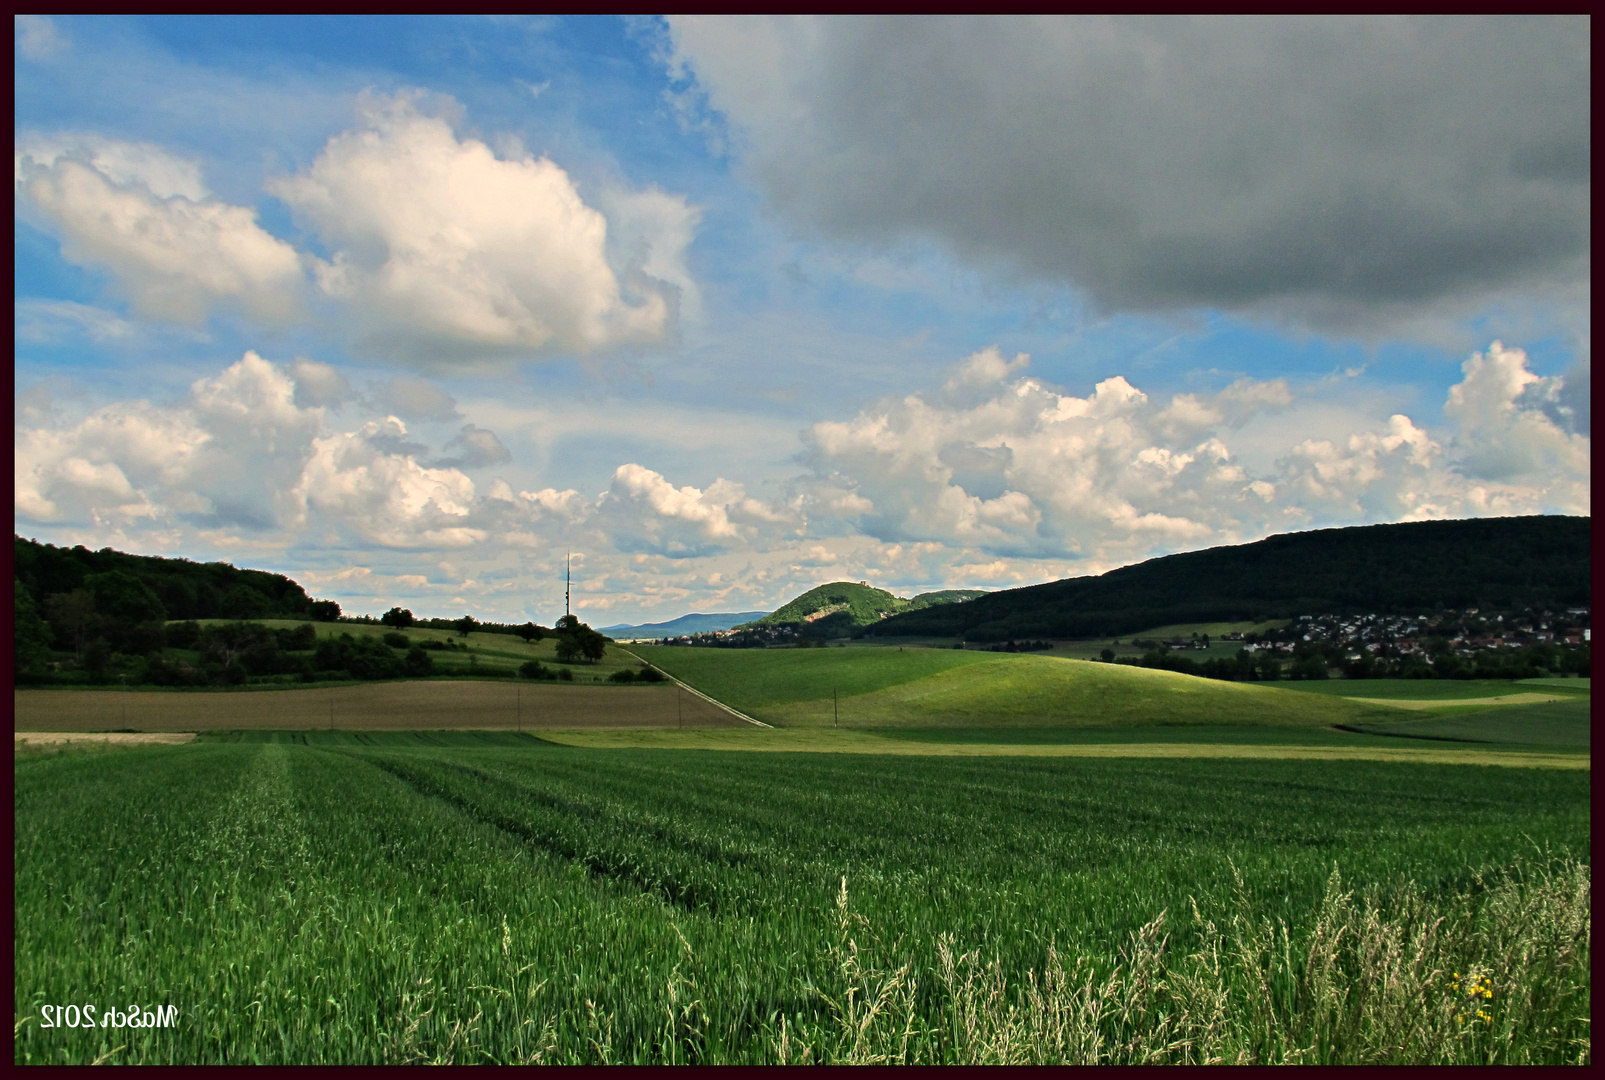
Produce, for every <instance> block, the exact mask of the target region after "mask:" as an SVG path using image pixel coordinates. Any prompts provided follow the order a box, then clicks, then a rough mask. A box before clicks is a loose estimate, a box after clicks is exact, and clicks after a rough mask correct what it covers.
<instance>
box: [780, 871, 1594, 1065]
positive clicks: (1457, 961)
mask: <svg viewBox="0 0 1605 1080" xmlns="http://www.w3.org/2000/svg"><path fill="white" fill-rule="evenodd" d="M1590 892H1591V888H1590V868H1589V867H1588V866H1586V865H1581V864H1578V863H1572V862H1568V863H1564V864H1562V865H1561V866H1559V867H1558V868H1554V869H1546V870H1541V871H1538V872H1535V873H1532V874H1529V875H1515V876H1509V877H1507V878H1506V879H1505V880H1502V881H1499V882H1496V883H1489V882H1484V881H1479V882H1478V888H1477V889H1476V890H1474V891H1473V892H1471V893H1468V894H1463V895H1460V896H1457V897H1455V898H1453V899H1452V900H1450V901H1449V902H1448V903H1434V902H1433V901H1432V900H1431V899H1430V898H1429V897H1428V896H1426V895H1425V894H1424V893H1422V892H1421V891H1420V890H1419V889H1417V888H1416V887H1415V885H1414V884H1413V883H1412V884H1410V885H1408V886H1406V887H1405V888H1403V889H1402V890H1400V891H1398V892H1397V893H1396V894H1395V895H1394V896H1392V897H1391V898H1390V899H1388V900H1386V901H1381V900H1379V899H1378V898H1377V897H1376V895H1375V894H1374V893H1372V894H1367V895H1360V896H1357V895H1356V894H1355V893H1354V892H1353V891H1352V890H1347V889H1345V888H1344V886H1343V883H1342V880H1341V878H1340V877H1339V874H1338V872H1337V871H1336V870H1334V871H1333V873H1332V877H1331V879H1330V880H1329V881H1328V883H1327V888H1326V894H1325V897H1324V898H1323V899H1322V902H1321V905H1320V909H1319V910H1318V911H1317V912H1316V913H1315V917H1314V921H1313V925H1312V926H1311V927H1310V928H1309V929H1308V931H1307V933H1305V934H1302V935H1295V934H1294V933H1293V932H1292V931H1291V930H1290V929H1289V927H1288V925H1287V924H1286V923H1285V922H1282V921H1280V920H1271V919H1266V918H1262V917H1260V916H1258V915H1256V914H1255V912H1254V911H1253V909H1252V907H1251V905H1250V903H1249V901H1248V898H1247V894H1246V892H1245V891H1244V890H1242V888H1241V881H1240V880H1239V902H1238V904H1237V907H1236V910H1234V911H1232V912H1230V913H1229V914H1228V915H1226V916H1225V917H1224V919H1223V921H1222V922H1220V923H1217V922H1216V921H1214V919H1213V918H1210V917H1209V916H1206V914H1205V913H1203V912H1201V911H1199V909H1198V908H1197V906H1196V905H1194V906H1193V907H1192V910H1191V912H1190V913H1189V917H1190V918H1191V919H1192V921H1193V922H1194V924H1196V927H1197V929H1198V930H1199V931H1200V933H1199V938H1200V939H1201V942H1202V944H1201V945H1200V946H1199V947H1197V948H1196V949H1194V950H1193V951H1191V952H1188V953H1186V954H1184V955H1180V956H1178V955H1175V954H1174V953H1173V952H1172V950H1170V949H1169V947H1168V946H1169V936H1168V933H1167V930H1166V924H1167V917H1168V916H1167V913H1160V914H1159V915H1158V916H1157V917H1156V918H1154V920H1153V921H1152V922H1150V923H1148V924H1147V925H1146V926H1144V927H1143V928H1142V929H1141V930H1139V931H1137V932H1136V933H1134V934H1132V936H1131V941H1130V944H1129V945H1128V946H1127V947H1126V948H1125V949H1124V950H1123V951H1122V954H1121V963H1120V965H1119V966H1117V967H1116V968H1115V969H1114V970H1113V971H1111V972H1109V973H1108V974H1106V975H1098V974H1096V973H1095V972H1094V971H1092V970H1091V968H1090V967H1089V966H1088V965H1087V964H1085V963H1084V962H1079V961H1078V962H1077V963H1075V964H1073V965H1071V966H1069V967H1066V966H1065V964H1063V963H1062V962H1061V960H1060V958H1059V955H1058V951H1057V949H1054V948H1050V949H1049V953H1048V962H1047V965H1046V967H1045V968H1044V969H1043V970H1042V971H1041V972H1032V973H1030V974H1029V975H1028V977H1027V979H1026V980H1025V982H1024V983H1023V984H1016V985H1014V986H1010V985H1009V983H1008V980H1007V979H1006V978H1005V977H1004V975H1003V972H1002V970H1001V968H1000V966H999V965H998V963H997V962H996V961H992V962H990V963H988V962H986V961H985V960H984V959H983V957H982V954H981V953H980V951H979V950H976V951H970V952H965V953H959V952H958V951H957V946H956V945H955V943H954V942H953V940H952V939H951V938H950V937H948V936H945V935H944V936H943V938H942V939H941V940H940V941H939V943H938V953H939V956H940V966H939V969H938V970H937V971H936V972H935V973H934V978H935V980H936V981H937V982H938V984H939V988H940V990H939V996H940V1001H941V1015H940V1017H939V1019H938V1021H937V1023H936V1024H934V1025H932V1024H930V1023H928V1021H927V1018H926V1017H924V1016H922V1015H920V1011H919V1010H918V1008H917V1005H916V999H917V993H916V991H917V982H918V977H917V975H916V974H915V972H914V971H913V966H912V964H910V963H904V964H902V965H901V966H898V967H896V968H892V967H891V966H890V963H889V962H884V961H877V960H876V959H874V958H873V957H874V955H875V954H878V953H883V952H884V950H883V949H882V948H881V946H880V942H879V941H878V940H877V939H876V938H875V936H874V928H873V927H871V926H870V925H869V924H868V922H867V921H866V920H864V919H863V918H862V917H861V916H859V915H856V914H855V913H854V912H853V911H852V910H851V908H850V907H849V904H848V896H847V881H846V879H845V878H844V879H843V880H842V887H841V892H840V894H839V896H838V898H837V923H838V931H839V933H838V938H837V941H836V943H835V944H834V946H833V947H832V949H831V960H832V970H833V972H834V973H835V974H837V976H838V977H837V978H836V979H835V980H834V983H833V985H831V986H829V987H825V988H814V989H815V993H817V994H818V995H819V996H820V998H821V999H822V1001H823V1003H824V1005H825V1008H826V1011H827V1013H828V1019H827V1020H825V1021H823V1022H821V1023H818V1024H815V1025H812V1026H809V1025H801V1024H800V1025H797V1026H796V1027H793V1026H792V1025H791V1024H790V1022H789V1021H784V1020H783V1021H782V1030H781V1034H780V1037H779V1039H778V1040H777V1042H776V1044H775V1047H774V1050H775V1058H776V1060H777V1061H779V1062H782V1063H807V1062H819V1063H851V1064H871V1063H897V1064H912V1063H962V1064H1084V1065H1094V1064H1116V1063H1120V1064H1160V1063H1175V1064H1217V1063H1233V1064H1249V1063H1257V1064H1272V1063H1277V1064H1282V1063H1310V1064H1337V1063H1343V1064H1383V1063H1417V1064H1444V1065H1449V1064H1476V1065H1488V1064H1539V1063H1545V1064H1559V1063H1572V1064H1586V1063H1588V1062H1589V1061H1590V1058H1591V1044H1590V1032H1589V1026H1590V1025H1589V1015H1590V990H1589V962H1590V952H1591V922H1590V903H1589V902H1590ZM861 940H863V941H865V946H861V945H860V941H861ZM882 963H884V965H885V966H877V965H878V964H882Z"/></svg>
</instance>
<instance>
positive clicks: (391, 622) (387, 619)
mask: <svg viewBox="0 0 1605 1080" xmlns="http://www.w3.org/2000/svg"><path fill="white" fill-rule="evenodd" d="M379 621H380V622H382V623H384V624H385V625H386V626H394V627H395V628H396V629H397V630H405V629H406V628H407V627H409V626H411V625H412V623H413V618H412V612H410V611H408V610H407V609H406V608H404V607H393V608H391V609H390V610H389V611H387V612H385V613H384V614H383V615H381V616H379ZM463 632H464V633H467V631H466V630H465V631H463Z"/></svg>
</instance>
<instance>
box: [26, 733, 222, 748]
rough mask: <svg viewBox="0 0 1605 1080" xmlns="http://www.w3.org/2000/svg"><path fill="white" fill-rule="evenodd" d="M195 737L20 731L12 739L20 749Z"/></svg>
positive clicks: (167, 742)
mask: <svg viewBox="0 0 1605 1080" xmlns="http://www.w3.org/2000/svg"><path fill="white" fill-rule="evenodd" d="M193 738H195V733H194V732H193V731H184V732H178V731H19V732H17V733H16V738H15V739H14V740H13V741H12V746H13V747H14V748H16V749H18V750H20V749H22V748H23V747H24V746H54V745H56V744H58V743H111V744H113V745H117V746H123V745H127V744H129V743H161V744H163V745H166V746H180V745H182V744H184V743H187V742H189V741H190V740H191V739H193Z"/></svg>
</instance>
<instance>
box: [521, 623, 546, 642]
mask: <svg viewBox="0 0 1605 1080" xmlns="http://www.w3.org/2000/svg"><path fill="white" fill-rule="evenodd" d="M513 633H515V634H517V635H518V636H519V637H521V638H523V639H524V641H525V642H526V643H527V642H531V641H540V640H541V639H542V638H544V637H545V636H546V631H545V630H543V629H541V628H540V627H539V626H536V625H535V624H534V623H532V622H527V623H525V624H524V625H523V626H520V627H517V628H515V629H514V631H513Z"/></svg>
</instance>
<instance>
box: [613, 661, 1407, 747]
mask: <svg viewBox="0 0 1605 1080" xmlns="http://www.w3.org/2000/svg"><path fill="white" fill-rule="evenodd" d="M638 651H639V653H640V655H641V656H642V658H643V659H646V660H648V661H649V662H651V663H653V664H656V665H658V666H659V667H661V668H662V669H663V670H665V671H667V672H669V673H670V674H673V675H675V676H677V677H678V678H681V679H683V680H684V681H685V682H687V683H689V684H690V685H692V686H695V687H697V688H698V689H700V690H702V691H703V692H704V693H707V694H709V695H711V696H713V697H715V698H717V699H719V700H720V701H724V702H726V703H728V704H730V705H732V706H734V707H736V708H738V709H741V710H742V711H744V712H746V713H749V714H750V715H752V716H755V717H757V718H759V719H761V720H765V721H767V722H769V723H774V724H782V725H787V726H805V725H814V724H824V725H829V724H832V723H834V722H835V721H836V716H837V714H838V711H839V715H840V718H841V722H842V723H844V724H851V725H853V726H901V725H911V726H921V725H933V724H942V725H946V724H952V725H960V726H966V727H981V726H990V725H996V726H1022V725H1023V726H1073V727H1106V726H1111V725H1145V726H1146V725H1160V724H1163V725H1169V724H1207V725H1222V724H1229V725H1249V726H1274V727H1288V726H1295V727H1298V726H1310V725H1332V724H1344V723H1354V722H1356V721H1358V720H1364V719H1377V718H1379V717H1380V716H1381V715H1383V714H1392V713H1393V712H1394V710H1390V709H1386V708H1385V707H1381V706H1373V705H1366V704H1362V703H1359V702H1353V701H1346V700H1342V699H1335V698H1329V697H1326V696H1324V695H1315V694H1298V693H1294V692H1292V691H1289V690H1283V689H1280V688H1277V687H1271V686H1261V685H1256V684H1253V683H1229V682H1220V681H1217V680H1212V679H1199V678H1194V677H1192V676H1189V675H1177V674H1174V673H1172V672H1166V671H1151V670H1147V669H1144V668H1133V667H1125V666H1119V665H1113V664H1098V663H1091V662H1088V661H1082V660H1065V659H1059V658H1056V657H1044V656H1030V655H1006V654H998V653H978V652H960V651H957V650H942V649H907V650H904V651H899V650H898V649H896V648H895V647H894V648H862V649H778V650H777V649H690V648H666V647H656V648H642V649H639V650H638Z"/></svg>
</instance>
